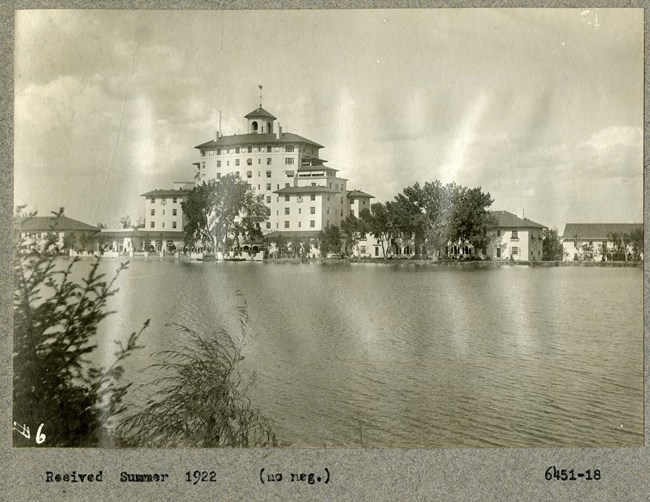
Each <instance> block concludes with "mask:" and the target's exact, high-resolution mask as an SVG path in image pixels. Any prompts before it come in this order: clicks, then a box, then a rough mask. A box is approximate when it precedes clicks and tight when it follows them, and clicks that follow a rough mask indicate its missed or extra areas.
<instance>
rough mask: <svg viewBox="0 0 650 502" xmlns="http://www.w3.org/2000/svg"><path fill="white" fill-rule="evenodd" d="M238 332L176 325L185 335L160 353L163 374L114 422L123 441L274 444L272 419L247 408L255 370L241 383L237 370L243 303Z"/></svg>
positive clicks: (243, 335) (244, 332) (244, 333)
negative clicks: (138, 405)
mask: <svg viewBox="0 0 650 502" xmlns="http://www.w3.org/2000/svg"><path fill="white" fill-rule="evenodd" d="M238 310H239V314H240V336H239V338H238V339H237V338H235V337H232V336H231V335H230V334H229V333H228V331H227V330H225V329H223V328H222V329H220V330H218V331H217V332H215V333H213V334H212V336H201V335H200V334H198V333H197V332H195V331H192V330H191V329H189V328H187V327H185V326H181V325H178V324H175V325H174V326H176V327H177V328H178V330H179V335H180V336H181V337H187V341H186V344H185V346H184V347H183V348H182V349H180V350H172V351H165V352H160V353H159V354H158V356H159V357H164V360H163V361H162V362H161V363H157V364H154V365H153V369H156V370H157V371H160V372H162V373H163V375H164V376H162V377H160V378H157V379H156V380H154V381H153V382H152V383H151V384H149V386H150V387H152V389H151V392H150V395H152V396H156V397H155V398H152V399H150V400H149V401H148V402H147V404H146V405H145V406H144V407H143V409H142V410H140V411H138V412H137V413H135V414H134V415H131V416H130V417H128V418H127V419H125V420H124V421H123V422H121V423H120V426H119V427H118V434H119V436H120V438H121V440H122V441H123V443H124V444H125V445H127V446H145V447H192V446H194V447H206V448H214V447H232V446H235V447H246V446H277V440H276V436H275V433H274V432H273V430H272V428H271V425H270V422H269V421H268V420H267V419H266V418H264V417H263V416H261V415H260V413H259V412H258V411H257V410H255V409H253V408H252V407H251V404H250V401H249V399H248V397H247V396H246V391H247V390H248V389H249V388H250V387H251V386H252V385H254V381H255V375H253V376H252V377H251V378H250V379H249V380H248V381H247V382H243V379H242V375H241V374H240V373H239V371H238V365H239V362H240V361H241V360H242V359H243V358H244V357H243V356H242V348H243V347H244V346H245V344H246V341H247V340H248V339H249V334H248V314H247V310H246V305H245V304H244V305H242V306H240V307H239V308H238Z"/></svg>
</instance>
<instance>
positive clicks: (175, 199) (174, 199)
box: [172, 197, 178, 214]
mask: <svg viewBox="0 0 650 502" xmlns="http://www.w3.org/2000/svg"><path fill="white" fill-rule="evenodd" d="M172 202H173V203H174V204H176V203H177V202H178V200H177V198H176V197H174V198H173V199H172ZM174 214H176V213H174Z"/></svg>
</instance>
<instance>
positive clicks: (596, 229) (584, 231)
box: [562, 223, 643, 241]
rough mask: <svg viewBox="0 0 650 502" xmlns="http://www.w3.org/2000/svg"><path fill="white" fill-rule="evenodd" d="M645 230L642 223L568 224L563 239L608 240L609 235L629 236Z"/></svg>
mask: <svg viewBox="0 0 650 502" xmlns="http://www.w3.org/2000/svg"><path fill="white" fill-rule="evenodd" d="M637 229H639V230H643V224H642V223H567V224H566V225H565V227H564V233H563V234H562V239H565V240H567V239H575V238H576V237H578V238H580V239H581V240H599V241H601V240H607V239H608V238H609V234H614V233H616V234H629V233H630V232H632V231H633V230H637Z"/></svg>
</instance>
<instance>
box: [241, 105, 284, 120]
mask: <svg viewBox="0 0 650 502" xmlns="http://www.w3.org/2000/svg"><path fill="white" fill-rule="evenodd" d="M244 118H246V119H256V118H265V119H273V120H275V119H277V117H275V116H274V115H273V114H271V113H269V112H267V111H266V110H265V109H264V108H262V107H261V106H260V107H259V108H258V109H256V110H253V111H252V112H250V113H249V114H248V115H246V116H245V117H244Z"/></svg>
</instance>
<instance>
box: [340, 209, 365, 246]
mask: <svg viewBox="0 0 650 502" xmlns="http://www.w3.org/2000/svg"><path fill="white" fill-rule="evenodd" d="M367 227H368V225H367V222H366V221H365V220H363V219H361V218H357V217H356V216H354V215H353V214H350V215H348V217H347V218H346V219H345V220H343V221H342V222H341V233H342V236H343V237H344V238H345V240H346V244H347V245H349V249H350V252H352V253H353V252H354V249H355V248H356V247H357V245H358V244H359V240H360V239H365V238H366V234H367V233H368V228H367Z"/></svg>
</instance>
